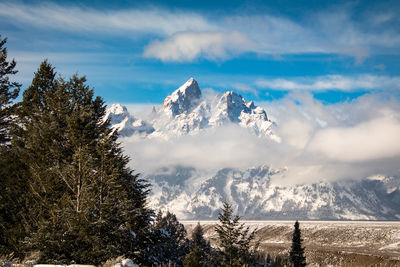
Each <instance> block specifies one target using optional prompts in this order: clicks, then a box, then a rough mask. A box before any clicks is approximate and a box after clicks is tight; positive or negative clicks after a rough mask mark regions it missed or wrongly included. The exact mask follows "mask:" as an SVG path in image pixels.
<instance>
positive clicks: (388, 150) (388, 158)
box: [122, 93, 400, 185]
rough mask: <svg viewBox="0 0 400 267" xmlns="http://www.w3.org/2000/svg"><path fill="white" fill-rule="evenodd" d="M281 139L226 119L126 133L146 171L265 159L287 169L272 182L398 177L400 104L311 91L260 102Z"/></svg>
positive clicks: (126, 141) (249, 164)
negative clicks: (169, 130) (173, 132)
mask: <svg viewBox="0 0 400 267" xmlns="http://www.w3.org/2000/svg"><path fill="white" fill-rule="evenodd" d="M262 105H263V106H264V107H265V108H266V110H267V113H268V114H269V115H271V117H274V118H275V119H276V122H277V127H276V128H275V129H274V131H275V132H276V133H277V134H278V135H279V136H280V137H281V139H282V142H281V143H276V142H274V141H271V140H269V139H265V138H259V137H256V136H254V135H252V134H250V133H249V132H248V131H247V130H246V129H244V128H240V127H239V126H235V125H227V126H225V127H220V128H217V129H210V130H206V131H204V132H202V133H201V134H199V135H195V136H181V137H176V138H173V139H170V140H167V141H166V140H158V139H140V138H123V139H122V142H123V145H124V147H125V151H126V152H127V153H128V154H129V155H130V156H131V158H132V166H133V167H134V168H135V167H136V169H137V170H138V171H140V172H144V173H149V172H152V171H154V170H156V169H157V168H159V167H160V166H168V165H183V166H191V167H196V168H199V169H204V170H217V169H221V168H228V167H235V168H248V167H252V166H258V165H262V164H266V165H269V166H271V167H272V168H275V169H285V168H286V169H287V170H286V171H285V172H282V174H281V175H280V176H276V178H275V180H274V182H275V183H278V184H283V185H286V184H294V183H310V182H316V181H321V180H326V181H336V180H341V179H363V178H366V177H369V176H373V175H388V176H391V175H398V174H399V171H400V167H399V165H398V162H400V144H399V142H398V136H400V103H399V102H398V100H394V99H386V98H382V97H381V96H379V95H367V96H363V97H359V98H358V99H356V100H354V101H353V102H346V103H339V104H335V105H330V106H325V105H323V104H322V103H320V102H319V101H317V100H315V99H314V98H313V97H312V96H311V95H310V94H307V93H305V94H304V93H303V94H291V95H289V96H288V97H286V98H284V99H282V100H279V101H274V102H266V103H262Z"/></svg>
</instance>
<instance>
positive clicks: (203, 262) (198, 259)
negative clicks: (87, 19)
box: [183, 223, 214, 267]
mask: <svg viewBox="0 0 400 267" xmlns="http://www.w3.org/2000/svg"><path fill="white" fill-rule="evenodd" d="M212 256H213V255H212V248H211V245H210V243H209V242H207V241H206V240H205V239H204V237H203V228H202V227H201V225H200V223H198V224H197V226H196V227H195V228H194V229H193V233H192V244H191V250H190V253H189V254H188V255H187V256H186V258H185V261H184V262H183V266H187V267H191V266H193V267H204V266H214V263H213V257H212Z"/></svg>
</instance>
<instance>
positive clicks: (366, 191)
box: [105, 78, 400, 220]
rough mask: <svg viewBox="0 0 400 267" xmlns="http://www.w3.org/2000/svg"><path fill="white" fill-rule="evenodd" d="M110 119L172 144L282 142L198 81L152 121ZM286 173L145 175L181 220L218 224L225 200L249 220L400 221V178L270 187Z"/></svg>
mask: <svg viewBox="0 0 400 267" xmlns="http://www.w3.org/2000/svg"><path fill="white" fill-rule="evenodd" d="M105 119H110V121H111V124H112V128H113V129H115V130H117V131H119V133H120V135H121V136H123V137H126V136H128V137H129V136H132V135H138V136H140V137H141V138H145V139H147V138H148V139H150V140H152V138H160V140H169V139H170V138H171V137H176V136H184V135H186V136H188V137H190V136H194V135H197V134H201V132H202V131H205V130H207V129H212V128H217V127H221V126H224V125H229V124H235V125H238V126H240V127H243V128H245V129H248V130H249V131H250V132H251V133H252V134H254V135H256V136H258V137H260V138H270V139H272V140H274V141H276V142H280V138H279V136H277V135H276V134H275V133H274V129H275V127H279V123H278V125H277V124H275V123H274V122H272V121H271V120H270V119H269V118H268V116H267V113H266V111H265V110H264V109H263V108H261V107H257V106H256V105H255V103H254V102H252V101H251V102H247V101H246V100H245V99H244V98H243V97H241V96H240V95H239V94H237V93H235V92H232V91H227V92H224V93H222V94H219V95H216V96H214V97H213V98H210V97H204V96H203V95H202V92H201V90H200V87H199V85H198V83H197V82H196V81H195V80H194V79H193V78H191V79H189V80H188V81H187V82H186V83H185V84H183V85H182V86H181V87H179V88H178V89H177V90H175V91H174V92H173V93H172V94H171V95H169V96H167V97H166V98H165V100H164V101H163V103H162V105H161V106H160V107H158V108H156V107H154V108H153V111H152V112H151V114H150V115H149V116H148V117H147V120H141V119H136V118H135V117H134V116H133V115H132V114H130V113H129V112H128V110H127V109H126V108H125V107H123V106H121V105H119V104H114V105H112V106H111V107H110V108H109V109H108V111H107V114H106V116H105ZM178 140H179V139H178ZM166 157H168V155H167V154H166ZM281 167H284V166H281ZM285 171H286V169H285V168H282V169H278V170H276V169H272V168H270V167H269V166H268V165H265V166H258V167H257V166H256V167H251V168H248V169H245V170H243V169H237V168H236V166H230V168H224V169H220V170H217V171H211V170H204V169H196V168H191V167H187V166H185V167H177V166H160V168H159V170H158V171H156V172H153V173H145V174H144V176H145V178H146V179H147V180H148V181H149V182H150V183H151V184H152V190H151V195H150V204H151V206H152V207H154V208H157V209H158V208H161V209H164V210H166V209H168V210H171V211H173V212H174V213H176V214H177V215H178V217H179V218H182V219H183V218H186V219H210V218H213V219H215V218H216V217H217V214H218V212H219V210H220V208H221V207H222V202H223V201H225V200H226V201H229V202H230V203H232V204H233V207H234V208H235V209H236V212H237V214H240V215H243V216H244V218H247V219H365V220H369V219H379V220H398V219H400V178H394V177H370V178H368V179H363V180H361V181H344V182H319V183H313V184H299V185H292V186H281V185H278V184H275V183H273V181H277V180H279V176H280V175H282V174H283V173H284V172H285ZM277 177H278V178H277Z"/></svg>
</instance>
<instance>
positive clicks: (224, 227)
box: [215, 202, 258, 266]
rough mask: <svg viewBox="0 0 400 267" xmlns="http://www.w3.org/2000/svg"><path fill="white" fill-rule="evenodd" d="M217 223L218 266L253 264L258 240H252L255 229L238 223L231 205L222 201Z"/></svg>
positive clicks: (238, 218) (237, 217)
mask: <svg viewBox="0 0 400 267" xmlns="http://www.w3.org/2000/svg"><path fill="white" fill-rule="evenodd" d="M218 219H219V224H218V225H217V226H216V227H215V230H216V232H217V234H218V243H219V251H218V253H217V262H218V266H242V265H244V264H253V263H254V261H255V251H256V250H257V248H258V242H254V238H255V231H256V230H254V231H252V232H250V229H249V227H246V228H245V226H244V224H243V223H240V222H239V220H240V217H239V216H237V215H236V216H233V210H232V206H231V205H230V204H229V203H227V202H224V206H223V208H222V211H221V212H220V213H219V215H218Z"/></svg>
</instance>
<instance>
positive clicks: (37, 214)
mask: <svg viewBox="0 0 400 267" xmlns="http://www.w3.org/2000/svg"><path fill="white" fill-rule="evenodd" d="M5 44H6V38H4V39H2V38H1V35H0V179H1V180H0V256H3V257H9V258H12V259H20V260H21V261H22V260H23V259H25V260H26V259H35V260H36V261H38V262H40V263H57V262H62V263H67V264H70V263H86V264H96V265H101V264H102V263H104V262H106V261H107V260H109V259H113V258H117V257H119V256H123V257H126V258H130V259H132V260H133V261H134V262H135V263H138V264H140V265H143V266H152V265H156V266H157V265H160V264H173V265H176V266H242V265H243V264H247V265H249V266H255V265H256V264H257V263H259V262H260V257H259V254H258V252H257V247H258V243H257V242H256V240H255V231H252V232H251V231H250V230H249V228H248V227H245V226H244V224H242V223H240V222H239V219H240V218H239V217H238V216H233V211H232V207H231V206H230V205H229V204H228V203H225V204H224V207H223V209H222V211H221V213H220V215H219V222H220V223H219V224H218V225H217V226H216V229H215V230H216V232H217V235H218V242H217V243H218V244H217V245H218V247H217V248H214V247H212V246H211V245H210V243H209V242H207V241H206V240H205V239H204V237H203V229H202V227H201V226H200V225H198V226H197V227H196V228H195V229H194V231H193V235H192V239H189V238H188V237H187V234H186V231H185V228H184V227H183V225H182V224H181V223H179V221H178V220H177V218H176V216H175V215H174V214H172V213H170V212H167V213H166V214H165V215H164V214H163V213H162V212H161V211H160V212H158V213H157V214H155V212H154V211H153V210H152V209H150V208H149V207H148V206H147V197H148V194H149V190H150V187H149V184H148V183H147V182H146V181H145V180H143V179H142V178H140V176H139V175H138V174H136V173H135V171H134V170H132V169H130V168H129V167H128V162H129V158H128V157H127V156H125V155H124V154H123V152H122V149H121V146H120V144H119V143H118V141H117V138H118V133H117V132H113V131H111V130H110V127H109V126H110V122H109V121H108V120H104V115H105V110H106V105H105V103H104V101H103V100H102V99H101V98H100V97H96V96H94V91H93V89H92V88H90V87H89V85H87V83H86V79H85V77H80V76H78V75H77V74H76V75H73V76H72V77H70V78H69V79H65V78H62V77H61V76H60V75H57V73H56V72H55V68H54V67H53V66H52V65H51V64H50V63H49V62H48V61H47V60H45V61H43V62H42V63H41V64H40V66H39V68H38V69H37V71H36V72H35V73H34V77H33V79H32V82H31V84H30V85H29V86H28V87H27V89H25V90H24V92H23V94H22V100H21V101H20V102H16V103H15V102H14V100H15V99H17V97H18V95H19V91H20V89H21V84H20V83H18V82H15V81H13V80H12V78H13V77H14V76H13V75H15V74H16V73H17V71H16V69H15V67H16V63H15V61H14V60H12V61H11V62H9V61H7V49H6V47H5ZM293 238H294V237H293ZM296 238H297V237H296ZM293 240H294V239H293ZM296 240H297V241H298V242H301V238H300V234H299V235H298V238H297V239H296ZM293 242H294V241H293ZM295 249H297V250H298V248H297V247H296V248H295ZM300 249H302V248H301V245H300ZM292 250H293V246H292ZM300 252H301V253H300V254H299V253H297V252H296V253H297V254H296V253H294V254H293V255H294V256H293V257H292V254H291V257H292V258H293V259H295V257H297V258H298V259H300V260H302V259H303V258H302V257H304V256H303V251H301V250H300ZM263 260H264V259H263ZM303 262H304V263H305V257H304V260H303ZM296 266H303V265H296Z"/></svg>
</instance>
